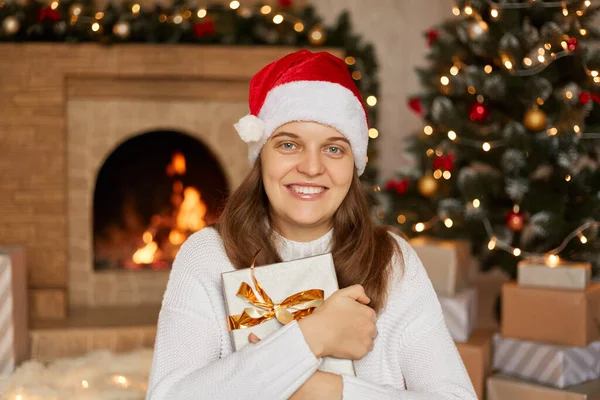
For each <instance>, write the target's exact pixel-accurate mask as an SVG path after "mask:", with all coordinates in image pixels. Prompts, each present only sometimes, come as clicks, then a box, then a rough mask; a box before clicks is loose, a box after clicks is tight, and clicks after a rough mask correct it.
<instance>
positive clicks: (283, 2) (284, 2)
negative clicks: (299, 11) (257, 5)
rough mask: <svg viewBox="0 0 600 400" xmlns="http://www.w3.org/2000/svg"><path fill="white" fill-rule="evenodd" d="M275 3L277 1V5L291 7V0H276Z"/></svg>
mask: <svg viewBox="0 0 600 400" xmlns="http://www.w3.org/2000/svg"><path fill="white" fill-rule="evenodd" d="M277 3H279V7H291V6H292V0H277Z"/></svg>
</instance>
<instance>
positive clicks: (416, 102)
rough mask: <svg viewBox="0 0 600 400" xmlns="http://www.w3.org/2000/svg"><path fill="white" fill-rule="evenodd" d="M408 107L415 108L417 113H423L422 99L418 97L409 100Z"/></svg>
mask: <svg viewBox="0 0 600 400" xmlns="http://www.w3.org/2000/svg"><path fill="white" fill-rule="evenodd" d="M408 107H410V109H411V110H413V111H414V112H415V113H417V114H419V115H421V114H423V106H422V105H421V99H420V98H418V97H413V98H412V99H409V100H408Z"/></svg>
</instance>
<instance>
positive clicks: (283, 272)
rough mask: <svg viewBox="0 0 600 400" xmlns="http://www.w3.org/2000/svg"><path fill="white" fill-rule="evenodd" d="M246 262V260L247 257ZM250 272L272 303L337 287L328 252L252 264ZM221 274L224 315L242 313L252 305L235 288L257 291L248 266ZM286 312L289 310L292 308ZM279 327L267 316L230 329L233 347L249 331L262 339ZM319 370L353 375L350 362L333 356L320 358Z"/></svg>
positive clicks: (326, 294)
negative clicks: (285, 260) (245, 325)
mask: <svg viewBox="0 0 600 400" xmlns="http://www.w3.org/2000/svg"><path fill="white" fill-rule="evenodd" d="M248 262H249V263H250V260H249V261H248ZM254 275H255V277H256V280H257V281H258V282H259V284H260V285H261V286H262V288H263V289H264V291H265V292H266V293H267V295H268V296H269V297H270V298H271V299H272V300H273V302H274V303H275V304H278V303H279V302H282V301H283V300H284V299H286V298H287V297H289V296H291V295H293V294H296V293H299V292H302V291H307V290H311V289H321V290H323V292H324V299H326V298H327V297H329V296H331V295H332V294H333V293H334V292H335V291H337V290H338V289H339V286H338V281H337V276H336V273H335V266H334V264H333V257H332V256H331V253H327V254H323V255H320V256H315V257H309V258H303V259H300V260H294V261H288V262H282V263H277V264H271V265H265V266H260V267H256V268H254ZM221 276H222V278H223V292H224V296H225V302H226V305H227V313H228V315H229V316H234V315H239V314H242V313H243V312H244V309H245V308H249V307H250V308H252V307H253V306H252V305H251V304H249V303H248V302H247V301H245V300H244V299H242V298H240V297H238V296H237V293H238V290H239V289H240V286H241V285H242V283H244V282H245V283H246V284H248V285H249V286H250V287H251V288H252V289H253V291H254V292H255V293H258V292H257V289H256V287H255V285H254V283H253V279H252V275H251V270H250V268H244V269H240V270H236V271H232V272H226V273H223V274H222V275H221ZM289 311H293V309H290V310H289ZM282 326H283V325H282V324H281V323H280V322H279V321H278V320H277V319H276V318H271V319H269V320H267V321H264V322H262V323H260V324H258V325H255V326H251V327H247V328H242V329H234V330H231V337H232V339H233V346H234V348H235V350H236V351H239V350H241V349H242V348H243V347H244V346H246V345H247V344H248V343H249V342H248V335H250V333H254V334H255V335H256V336H258V337H259V338H261V339H264V338H265V337H267V336H268V335H270V334H271V333H273V332H275V331H276V330H278V329H279V328H281V327H282ZM319 370H321V371H324V372H332V373H336V374H340V375H355V372H354V364H353V362H352V361H351V360H342V359H337V358H333V357H324V358H323V360H322V362H321V365H320V366H319Z"/></svg>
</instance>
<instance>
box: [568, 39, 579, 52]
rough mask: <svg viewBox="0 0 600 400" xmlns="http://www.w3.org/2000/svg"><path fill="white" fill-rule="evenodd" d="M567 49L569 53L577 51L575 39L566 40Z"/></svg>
mask: <svg viewBox="0 0 600 400" xmlns="http://www.w3.org/2000/svg"><path fill="white" fill-rule="evenodd" d="M567 48H568V49H569V50H571V51H575V49H577V38H574V37H572V38H569V40H567Z"/></svg>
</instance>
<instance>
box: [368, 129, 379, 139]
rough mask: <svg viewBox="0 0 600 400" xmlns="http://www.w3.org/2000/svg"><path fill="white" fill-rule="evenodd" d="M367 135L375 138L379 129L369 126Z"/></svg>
mask: <svg viewBox="0 0 600 400" xmlns="http://www.w3.org/2000/svg"><path fill="white" fill-rule="evenodd" d="M369 137H370V138H371V139H377V137H379V131H378V130H377V129H375V128H370V129H369Z"/></svg>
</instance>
